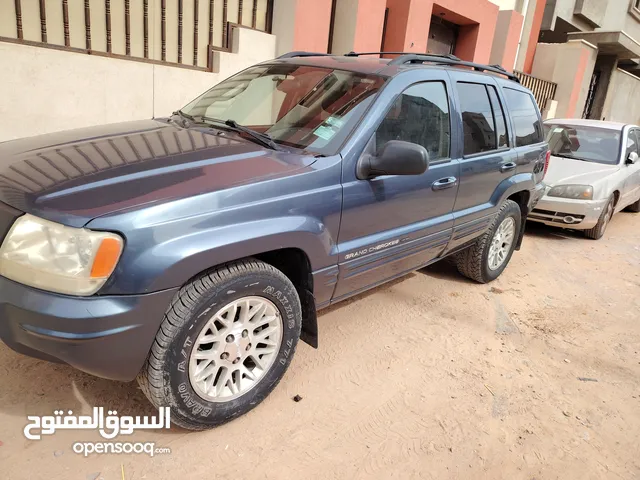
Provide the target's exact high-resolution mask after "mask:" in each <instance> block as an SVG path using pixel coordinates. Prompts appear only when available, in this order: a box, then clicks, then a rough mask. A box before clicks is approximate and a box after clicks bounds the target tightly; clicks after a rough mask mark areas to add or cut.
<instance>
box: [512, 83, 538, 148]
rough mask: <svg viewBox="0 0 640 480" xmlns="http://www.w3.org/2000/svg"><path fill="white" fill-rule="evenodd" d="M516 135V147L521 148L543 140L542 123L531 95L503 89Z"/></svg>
mask: <svg viewBox="0 0 640 480" xmlns="http://www.w3.org/2000/svg"><path fill="white" fill-rule="evenodd" d="M503 92H504V96H505V98H506V99H507V105H508V106H509V111H510V112H511V118H512V119H513V125H514V128H515V133H516V146H517V147H523V146H525V145H532V144H534V143H540V142H542V140H543V133H542V122H541V121H540V117H539V116H538V109H537V108H536V104H535V101H534V99H533V97H532V96H531V95H529V94H528V93H525V92H520V91H518V90H513V89H511V88H505V89H503Z"/></svg>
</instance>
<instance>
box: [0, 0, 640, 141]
mask: <svg viewBox="0 0 640 480" xmlns="http://www.w3.org/2000/svg"><path fill="white" fill-rule="evenodd" d="M614 1H623V2H627V1H628V0H614ZM567 2H569V3H571V2H572V6H571V8H569V7H566V5H565V3H567ZM598 2H599V0H596V1H595V2H593V1H591V0H548V1H545V0H491V1H490V0H0V62H2V64H3V65H5V66H8V68H4V69H2V72H0V87H1V88H2V89H3V92H10V94H5V95H4V98H3V101H2V102H0V141H3V140H7V139H11V138H17V137H22V136H27V135H33V134H39V133H47V132H50V131H55V130H60V129H66V128H76V127H82V126H87V125H95V124H101V123H108V122H117V121H125V120H134V119H141V118H149V117H153V116H163V115H168V114H170V113H171V112H172V111H174V110H176V109H178V108H180V107H181V106H183V105H184V104H186V103H187V102H188V101H190V100H191V99H193V98H194V97H195V96H197V95H198V94H199V93H201V92H203V91H204V90H205V89H207V88H208V87H210V86H212V85H214V84H216V83H217V82H219V81H220V80H222V79H224V78H226V77H228V76H230V75H232V74H234V73H236V72H238V71H240V70H242V69H243V68H246V67H247V66H249V65H252V64H254V63H257V62H260V61H264V60H268V59H270V58H273V57H275V56H277V55H279V54H282V53H285V52H288V51H294V50H305V51H314V52H321V53H324V52H330V53H346V52H349V51H359V52H378V51H391V52H393V51H395V52H400V51H402V52H418V53H425V52H428V53H436V54H449V53H450V54H454V55H456V56H458V57H460V58H461V59H463V60H470V61H475V62H478V63H488V64H499V65H502V66H503V67H504V68H506V69H508V70H516V71H518V72H522V75H526V74H530V73H532V72H533V73H534V74H536V75H537V76H539V77H540V78H542V79H544V80H548V81H549V82H556V83H558V84H559V85H560V82H562V81H564V82H565V83H566V79H565V78H563V75H562V61H564V60H563V59H565V60H566V59H569V60H572V61H574V60H575V61H578V62H582V56H581V55H582V51H583V50H584V48H590V47H585V45H587V44H589V45H591V43H592V40H594V39H591V40H590V39H585V38H581V37H580V38H578V37H576V38H573V37H572V35H576V34H589V33H592V32H593V31H594V28H595V27H593V25H594V21H595V22H598V21H599V22H601V23H602V24H603V26H609V25H610V24H612V20H610V18H613V17H615V15H614V14H613V13H610V12H609V10H608V9H605V12H604V14H603V16H602V17H603V18H602V20H597V19H596V20H594V18H592V17H593V16H594V15H595V14H594V13H593V8H594V7H593V6H592V5H594V4H599V3H598ZM578 3H579V4H580V7H579V8H578V7H577V6H576V4H578ZM609 3H611V2H609ZM627 7H628V5H627ZM607 8H608V7H607ZM571 9H573V10H571ZM576 9H578V10H576ZM575 11H578V12H579V13H574V12H575ZM611 12H613V10H611ZM625 12H626V13H627V14H628V15H633V14H634V13H635V10H633V9H632V10H629V8H626V9H625ZM569 13H571V15H569ZM616 18H617V17H616ZM629 18H630V19H632V20H633V21H636V20H635V18H633V17H629ZM625 21H626V20H625ZM571 22H574V23H575V25H573V24H571ZM566 25H573V26H572V29H571V31H570V32H569V31H567V32H566V35H563V34H561V30H562V29H564V28H565V27H566ZM614 27H615V28H618V30H619V31H620V32H622V31H624V32H628V31H629V26H627V25H626V24H625V25H617V26H611V27H610V28H612V29H613V28H614ZM600 30H602V29H600ZM549 35H552V37H549ZM632 35H635V33H632ZM539 37H540V38H543V40H544V41H546V42H548V44H549V45H552V47H548V46H547V44H544V45H542V47H541V48H542V50H544V52H545V54H542V55H541V53H540V51H539V50H540V48H539V46H538V45H537V41H538V38H539ZM547 38H552V40H546V39H547ZM594 41H595V40H594ZM608 41H609V40H606V39H599V40H598V42H600V44H601V45H602V48H603V50H602V51H603V52H605V51H606V52H611V50H610V49H609V50H606V48H608V47H606V48H605V43H603V42H608ZM552 42H553V43H552ZM556 42H557V43H556ZM562 42H564V43H562ZM590 42H591V43H590ZM622 42H623V43H624V44H625V45H626V44H628V42H627V41H626V40H624V39H623V40H622ZM625 42H626V43H625ZM563 45H565V46H564V47H563ZM567 45H568V46H570V48H569V47H567ZM574 45H580V48H579V51H576V52H574V51H573V50H572V49H575V48H576V47H575V46H574ZM536 48H538V53H536V52H537V50H536ZM629 48H630V49H632V47H629ZM556 49H557V51H556ZM564 49H566V55H564V54H562V55H560V54H561V53H562V52H564V51H565V50H564ZM589 51H590V50H589ZM546 52H551V54H550V55H546ZM607 55H610V53H607V54H605V53H603V59H602V60H601V61H600V62H599V63H598V68H600V69H603V68H605V67H606V65H608V64H607V63H606V61H607V58H609V57H607ZM625 55H626V54H625ZM626 56H627V57H628V56H629V55H626ZM551 57H553V59H554V60H549V58H551ZM596 57H598V54H596V55H595V57H593V59H592V58H591V56H590V57H589V60H588V62H587V64H586V65H585V67H584V71H585V73H584V76H585V78H587V80H586V83H587V84H588V83H589V82H590V78H591V77H590V76H591V70H590V67H591V63H593V65H594V66H595V65H596ZM605 57H606V58H605ZM616 58H617V57H616ZM592 60H593V62H592ZM620 65H621V64H619V63H616V66H615V67H614V68H612V69H611V72H610V73H611V75H609V76H610V79H609V80H608V81H609V84H610V83H611V82H612V81H613V82H614V84H616V85H618V84H620V85H624V86H625V87H624V88H635V87H627V86H626V83H630V82H631V80H630V78H632V77H629V78H626V77H624V78H623V77H620V78H618V74H617V72H618V66H620ZM628 67H629V68H633V67H634V64H633V63H631V64H629V65H628ZM626 71H627V72H629V71H631V70H626ZM536 72H537V73H536ZM606 77H607V75H601V78H602V79H604V80H606ZM633 78H635V77H633ZM527 80H528V81H529V82H531V85H532V86H536V85H538V83H539V82H538V81H537V80H536V79H534V78H533V77H531V78H528V79H527ZM625 82H626V83H625ZM605 83H606V82H605V81H602V82H601V83H600V84H599V85H605ZM631 83H632V82H631ZM549 85H550V84H545V85H543V86H544V89H541V90H540V91H539V92H536V90H535V89H534V92H536V98H537V99H538V100H539V102H540V103H541V105H542V106H544V104H545V102H546V99H547V98H548V95H547V94H548V93H549V92H553V91H555V86H554V88H553V89H549V88H547V87H548V86H549ZM587 87H588V85H587ZM532 88H533V87H532ZM558 88H559V90H562V89H560V87H558ZM581 88H582V87H581ZM585 88H586V87H585ZM599 88H600V87H599ZM602 88H604V87H602ZM563 89H564V90H562V91H559V92H558V94H560V93H562V94H564V93H565V91H566V92H568V94H569V97H570V99H571V102H569V103H568V104H567V102H564V103H563V101H559V103H558V105H559V106H560V107H563V108H564V109H565V111H567V112H569V111H578V110H580V105H583V104H584V102H583V97H585V98H586V95H587V93H588V92H583V91H582V90H581V89H579V91H578V93H575V92H574V90H575V89H573V87H572V86H571V85H564V87H563ZM587 90H588V88H587ZM545 92H546V93H545ZM599 92H600V93H599V94H598V95H595V100H594V106H592V110H593V112H594V114H595V112H600V111H602V112H607V111H608V110H607V109H613V110H615V109H616V108H617V107H616V104H615V102H614V101H609V103H607V101H603V100H602V98H601V97H603V98H604V99H605V100H606V99H607V98H608V97H607V96H606V95H604V96H603V94H602V93H601V90H599ZM583 93H584V95H583ZM558 94H557V95H556V96H558ZM545 95H546V96H545ZM585 102H586V100H585ZM565 104H567V105H565ZM565 107H567V108H565ZM568 107H571V108H568ZM25 118H29V121H28V122H25V121H23V119H25Z"/></svg>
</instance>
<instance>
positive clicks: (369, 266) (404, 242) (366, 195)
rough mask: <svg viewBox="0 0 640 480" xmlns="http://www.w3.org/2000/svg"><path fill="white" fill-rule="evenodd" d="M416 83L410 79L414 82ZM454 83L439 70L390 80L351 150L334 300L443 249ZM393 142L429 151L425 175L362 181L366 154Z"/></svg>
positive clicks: (452, 179) (454, 186) (451, 185)
mask: <svg viewBox="0 0 640 480" xmlns="http://www.w3.org/2000/svg"><path fill="white" fill-rule="evenodd" d="M409 79H410V80H409ZM449 92H450V83H449V81H448V77H447V74H446V72H445V71H444V70H440V69H433V70H432V69H420V70H415V71H412V72H405V73H404V74H402V75H399V76H397V77H395V78H394V79H393V80H391V82H390V84H389V85H388V86H387V87H386V88H385V89H384V90H383V91H382V92H381V94H380V96H379V98H378V99H377V100H376V103H375V104H374V106H373V107H372V109H371V111H370V112H369V113H368V114H367V117H366V118H365V120H364V121H363V124H362V125H361V126H360V128H359V130H358V131H357V132H356V134H355V135H354V136H353V137H352V140H351V142H352V144H351V145H347V146H346V147H345V151H344V152H343V154H344V161H343V198H344V201H343V211H342V221H341V224H340V234H339V245H338V248H339V254H340V255H339V259H340V260H339V278H338V285H337V286H336V290H335V293H334V298H333V300H332V302H335V301H339V300H340V299H342V298H345V297H348V296H350V295H353V294H356V293H358V292H360V291H363V290H366V289H367V288H370V287H372V286H375V285H377V284H380V283H382V282H384V281H386V280H389V279H391V278H394V277H398V276H400V275H402V274H404V273H407V272H409V271H412V270H415V269H416V268H419V267H421V266H423V265H425V264H427V263H429V262H430V261H431V260H433V259H434V258H437V257H438V256H439V255H440V254H441V253H442V252H443V251H444V249H445V247H446V245H447V243H448V242H449V239H450V238H451V231H452V227H453V216H452V211H453V205H454V202H455V198H456V192H457V190H458V175H459V165H458V161H457V160H456V159H454V158H452V156H451V153H450V152H451V132H452V128H453V129H454V130H453V131H455V127H452V123H451V117H452V115H455V112H454V113H453V114H452V111H451V105H450V102H449V97H450V94H449ZM390 140H403V141H406V142H411V143H416V144H419V145H422V146H424V147H425V148H426V149H427V151H428V152H429V157H430V164H429V168H428V170H427V171H426V172H425V173H423V174H421V175H405V176H401V175H385V176H380V177H376V178H373V179H371V180H359V179H358V178H357V177H356V165H357V163H358V161H359V160H360V158H362V156H363V155H376V153H377V152H379V151H380V150H381V148H382V147H383V146H384V145H385V143H386V142H388V141H390Z"/></svg>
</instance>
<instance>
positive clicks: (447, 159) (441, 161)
mask: <svg viewBox="0 0 640 480" xmlns="http://www.w3.org/2000/svg"><path fill="white" fill-rule="evenodd" d="M423 83H441V84H442V86H443V87H444V93H445V96H446V99H447V107H448V109H449V156H447V157H442V158H439V159H437V160H431V159H429V166H431V165H441V164H444V163H449V162H451V161H453V156H452V155H451V147H452V137H453V135H452V124H451V95H450V94H449V90H448V89H447V82H446V81H445V80H444V79H434V80H420V81H418V82H414V83H411V84H410V85H408V86H407V87H405V88H403V89H402V91H401V92H400V93H398V94H397V95H395V96H394V97H393V99H392V100H391V101H390V102H389V105H388V106H387V109H386V110H385V111H384V114H383V115H381V116H380V121H379V122H378V123H377V124H376V126H375V128H374V130H373V133H372V134H371V137H370V138H369V140H368V141H367V146H365V149H364V152H366V151H367V150H368V149H369V147H370V146H371V145H372V144H373V143H374V142H373V139H374V137H375V136H376V133H378V129H379V128H380V125H382V122H384V119H385V118H386V117H387V114H388V113H389V112H390V111H391V109H392V108H393V105H394V103H395V102H396V101H397V100H398V98H400V95H403V94H404V92H406V91H407V90H409V89H410V88H412V87H415V86H417V85H421V84H423ZM378 93H380V92H378ZM371 148H373V149H374V153H378V152H377V151H375V145H373V146H371ZM364 152H363V153H364ZM427 171H428V169H427ZM391 176H396V175H391Z"/></svg>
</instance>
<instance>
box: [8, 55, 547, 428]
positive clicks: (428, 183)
mask: <svg viewBox="0 0 640 480" xmlns="http://www.w3.org/2000/svg"><path fill="white" fill-rule="evenodd" d="M394 55H395V58H393V59H389V58H379V55H377V54H376V56H372V54H357V53H350V54H347V55H344V56H337V55H323V54H314V53H308V52H294V53H290V54H286V55H284V56H282V57H280V58H278V59H275V60H272V61H267V62H264V63H261V64H259V65H256V66H253V67H251V68H248V69H247V70H244V71H243V72H240V73H239V74H237V75H235V76H233V77H231V78H229V79H228V80H225V81H223V82H222V83H220V84H219V85H216V86H215V87H213V88H212V89H210V90H209V91H207V92H205V93H204V94H203V95H201V96H200V97H198V98H197V99H195V100H194V101H193V102H191V103H190V104H188V105H187V106H185V107H184V108H183V109H181V110H179V111H177V112H175V113H174V114H173V115H172V116H171V117H169V118H159V119H153V120H145V121H134V122H127V123H119V124H112V125H105V126H99V127H91V128H84V129H80V130H70V131H63V132H60V133H56V134H49V135H42V136H38V137H33V138H26V139H22V140H16V141H11V142H5V143H3V144H1V145H0V158H1V159H2V160H1V163H0V236H1V238H0V240H1V241H2V245H1V247H0V315H1V316H0V337H1V338H2V339H3V341H4V342H5V343H6V344H7V345H9V346H10V347H11V348H13V349H14V350H16V351H18V352H21V353H24V354H26V355H31V356H34V357H38V358H44V359H48V360H51V361H57V362H65V363H67V364H69V365H72V366H74V367H76V368H78V369H80V370H83V371H85V372H88V373H90V374H93V375H97V376H101V377H105V378H109V379H114V380H122V381H130V380H133V379H135V378H137V379H138V382H139V383H140V386H141V387H142V389H143V391H144V392H145V394H146V395H147V397H148V398H149V400H150V401H151V402H152V403H153V404H154V405H155V406H156V407H165V406H166V407H171V409H172V419H173V421H174V422H175V423H176V424H178V425H181V426H183V427H186V428H190V429H203V428H209V427H212V426H216V425H220V424H222V423H224V422H226V421H228V420H230V419H232V418H234V417H237V416H238V415H241V414H244V413H246V412H247V411H249V410H250V409H252V408H253V407H255V406H256V405H257V404H258V403H260V401H262V400H263V399H264V398H265V397H266V396H267V395H268V394H269V393H270V392H271V391H272V390H273V389H274V387H275V386H276V384H277V383H278V381H279V380H280V379H281V378H282V376H283V375H284V373H285V371H286V369H287V367H288V366H289V363H290V362H291V359H292V357H293V354H294V351H295V349H296V345H297V343H298V340H299V339H302V340H303V341H305V342H307V343H308V344H310V345H312V346H313V347H317V346H318V328H317V324H316V312H317V310H319V309H322V308H324V307H327V306H329V305H331V304H334V303H336V302H339V301H341V300H344V299H346V298H348V297H351V296H353V295H356V294H358V293H360V292H363V291H365V290H367V289H369V288H372V287H375V286H376V285H380V284H381V283H384V282H387V281H389V280H392V279H394V278H397V277H399V276H401V275H404V274H406V273H408V272H411V271H412V270H415V269H419V268H421V267H424V266H425V265H429V264H430V263H433V262H435V261H437V260H440V259H442V258H444V257H447V256H452V257H453V259H454V261H455V263H456V264H457V267H458V269H459V271H460V272H461V274H462V275H465V276H467V277H469V278H471V279H473V280H475V281H477V282H482V283H484V282H489V281H491V280H494V279H495V278H496V277H498V276H499V275H500V274H501V273H502V271H503V270H504V269H505V267H506V266H507V264H508V263H509V260H510V258H511V256H512V254H513V252H514V250H517V249H519V247H520V245H521V243H522V237H523V233H524V225H525V219H526V217H527V214H528V213H529V212H530V211H531V209H532V208H533V206H534V205H535V204H536V202H537V201H538V199H539V198H540V196H541V194H542V191H543V186H542V183H541V181H542V179H543V177H544V174H545V170H546V167H547V164H548V160H549V151H548V146H547V144H546V143H545V141H544V137H543V128H542V123H541V118H540V112H539V110H538V108H537V106H536V103H535V101H534V97H533V96H532V94H531V92H530V91H529V90H527V89H526V88H523V87H522V86H521V85H520V84H519V83H518V81H517V78H516V77H515V76H513V75H512V74H510V73H508V72H506V71H505V70H503V69H502V68H500V67H497V66H486V65H480V64H475V63H470V62H464V61H461V60H459V59H458V58H456V57H454V56H434V55H416V54H394Z"/></svg>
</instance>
